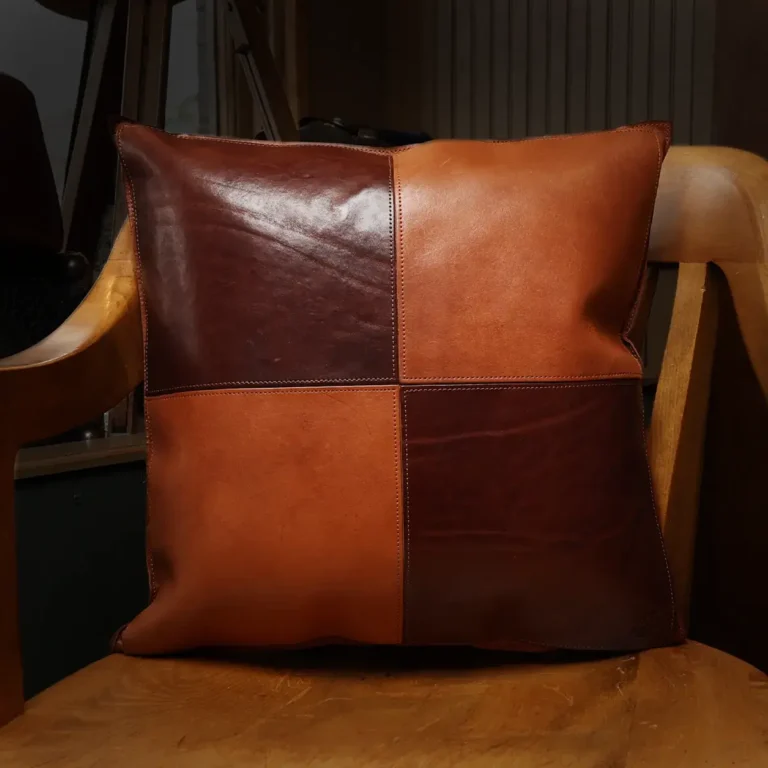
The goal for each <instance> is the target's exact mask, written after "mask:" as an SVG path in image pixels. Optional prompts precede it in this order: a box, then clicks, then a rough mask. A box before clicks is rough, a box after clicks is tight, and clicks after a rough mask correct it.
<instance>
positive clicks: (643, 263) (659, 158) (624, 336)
mask: <svg viewBox="0 0 768 768" xmlns="http://www.w3.org/2000/svg"><path fill="white" fill-rule="evenodd" d="M623 130H624V131H625V132H629V131H636V132H644V133H651V134H652V135H653V138H654V139H655V141H656V153H657V154H656V182H655V184H654V186H653V194H652V196H651V206H650V209H651V210H650V213H649V214H648V223H647V225H646V229H645V241H644V243H643V252H642V255H641V258H640V269H639V272H638V276H637V278H636V280H635V300H634V301H633V302H632V309H631V311H630V313H629V318H628V319H627V322H626V323H625V324H624V327H623V328H622V331H621V340H622V341H623V342H624V344H625V345H626V347H627V349H629V351H630V352H631V353H632V356H633V357H634V358H635V360H637V362H638V363H639V364H640V370H641V371H642V368H643V360H642V358H641V357H640V354H639V353H638V351H637V349H636V348H635V345H634V344H633V343H632V340H631V339H630V338H629V331H630V329H631V328H632V325H633V323H634V322H635V316H636V315H637V310H638V307H639V306H640V295H641V288H642V284H643V275H644V274H645V270H646V268H647V265H648V244H649V241H650V238H651V224H652V223H653V212H654V209H655V207H656V195H657V194H658V191H659V181H660V179H661V164H662V162H663V161H664V156H663V153H662V151H661V141H660V140H659V134H658V131H656V130H650V129H648V128H640V127H638V128H625V129H623Z"/></svg>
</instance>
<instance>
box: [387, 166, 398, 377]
mask: <svg viewBox="0 0 768 768" xmlns="http://www.w3.org/2000/svg"><path fill="white" fill-rule="evenodd" d="M387 165H388V168H389V189H388V190H387V198H388V200H389V248H390V251H389V283H390V290H391V291H392V377H393V378H394V379H395V381H397V278H396V270H397V248H396V247H395V210H394V209H395V164H394V162H393V160H392V155H391V154H390V155H389V157H388V158H387Z"/></svg>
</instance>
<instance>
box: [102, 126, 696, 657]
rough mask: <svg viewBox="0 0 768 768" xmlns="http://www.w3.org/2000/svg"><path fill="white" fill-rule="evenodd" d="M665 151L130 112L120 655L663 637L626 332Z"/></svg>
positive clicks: (675, 625)
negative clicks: (139, 549)
mask: <svg viewBox="0 0 768 768" xmlns="http://www.w3.org/2000/svg"><path fill="white" fill-rule="evenodd" d="M668 141H669V135H668V129H667V127H666V126H664V125H660V124H650V123H649V124H643V125H640V126H634V127H631V128H623V129H619V130H615V131H609V132H603V133H592V134H583V135H576V136H563V137H550V138H545V139H534V140H526V141H518V142H473V141H435V142H431V143H427V144H421V145H417V146H413V147H404V148H397V149H391V150H384V149H371V148H361V147H345V146H339V145H320V144H272V143H266V142H254V141H238V140H232V139H220V138H208V137H198V136H172V135H168V134H166V133H163V132H160V131H157V130H153V129H150V128H146V127H143V126H139V125H134V124H125V125H122V126H121V127H120V128H119V131H118V145H119V149H120V155H121V158H122V162H123V167H124V171H125V178H126V183H127V191H128V200H129V210H130V222H131V227H132V229H133V234H134V236H135V239H136V251H137V254H138V262H139V281H140V290H141V302H142V311H143V325H144V339H145V346H146V379H145V388H146V419H147V423H146V428H147V442H148V494H149V507H148V562H149V572H150V579H151V598H152V599H151V604H150V605H149V607H148V608H147V609H146V610H145V611H144V612H143V613H141V614H140V615H139V616H138V617H137V618H136V619H135V620H134V621H133V622H131V623H130V624H128V625H127V627H125V628H124V629H123V630H122V631H121V632H120V633H119V635H118V639H117V641H116V647H117V648H118V649H121V650H123V651H124V652H126V653H135V654H155V653H167V652H175V651H179V650H182V649H187V648H195V647H201V646H220V645H226V646H275V645H297V644H308V643H324V642H334V641H351V642H359V643H404V644H433V643H440V644H446V643H448V644H470V645H475V646H480V647H492V648H513V649H521V648H523V649H537V648H569V649H571V648H584V649H639V648H645V647H648V646H656V645H662V644H668V643H672V642H676V641H678V640H680V639H681V629H680V625H679V621H678V617H677V614H676V610H675V604H674V597H673V594H672V586H671V581H670V575H669V570H668V567H667V564H666V559H665V554H664V547H663V542H662V538H661V533H660V529H659V525H658V521H657V517H656V513H655V510H654V502H653V492H652V488H651V485H650V480H649V471H648V462H647V458H646V452H645V437H644V433H643V414H642V403H641V375H642V368H641V362H640V359H639V357H638V354H637V350H636V349H635V347H634V346H633V343H632V341H631V338H632V329H633V327H634V325H635V324H636V322H637V317H636V315H637V307H638V303H639V302H638V294H639V290H640V285H641V283H642V279H643V274H644V262H645V251H646V247H647V240H648V232H649V228H650V221H651V215H652V210H653V205H654V198H655V193H656V187H657V184H658V177H659V171H660V166H661V162H662V158H663V156H664V154H665V152H666V149H667V146H668Z"/></svg>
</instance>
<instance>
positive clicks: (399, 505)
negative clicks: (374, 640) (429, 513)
mask: <svg viewBox="0 0 768 768" xmlns="http://www.w3.org/2000/svg"><path fill="white" fill-rule="evenodd" d="M399 390H400V388H399V387H395V388H393V390H392V421H393V431H394V447H395V515H396V525H397V576H396V578H397V592H399V593H400V594H399V600H398V625H399V630H400V641H401V642H402V640H403V638H404V637H405V631H404V629H403V621H404V617H403V613H404V605H405V598H404V594H405V587H404V584H403V548H404V545H403V502H402V499H401V491H400V484H401V482H402V480H401V473H402V468H401V463H402V457H401V452H400V435H399V433H398V429H397V421H398V419H397V417H398V411H399V409H400V397H399V394H400V392H399ZM365 391H368V390H367V389H366V390H365ZM407 551H408V550H407V549H406V553H407Z"/></svg>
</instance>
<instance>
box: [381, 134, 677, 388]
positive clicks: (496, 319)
mask: <svg viewBox="0 0 768 768" xmlns="http://www.w3.org/2000/svg"><path fill="white" fill-rule="evenodd" d="M665 149H666V135H665V132H664V129H663V127H659V126H654V125H652V124H649V125H645V126H642V127H637V128H634V129H621V130H617V131H612V132H607V133H599V134H597V133H596V134H582V135H577V136H565V137H552V138H546V139H536V140H529V141H522V142H501V143H493V142H469V141H451V142H446V141H436V142H431V143H428V144H422V145H419V146H416V147H412V148H410V149H408V150H407V151H405V152H399V153H396V154H394V155H393V161H394V173H395V204H396V207H397V229H398V231H397V238H396V245H397V250H398V253H397V257H398V281H399V285H398V304H399V326H400V327H399V330H400V333H399V342H400V349H399V354H400V380H401V381H403V382H416V381H429V380H440V381H444V382H445V381H462V380H469V381H495V380H505V381H515V380H525V379H538V380H557V379H579V378H610V377H638V376H639V375H640V371H641V367H640V362H639V360H638V359H637V358H636V357H635V355H634V354H633V352H632V350H631V349H630V347H629V345H628V344H627V341H626V338H625V331H626V328H627V326H628V325H629V323H630V318H631V315H632V313H633V307H634V304H635V301H636V294H637V288H638V284H639V279H640V275H641V270H642V268H643V263H644V255H645V250H646V242H647V237H648V230H649V227H650V218H651V214H652V211H653V203H654V196H655V191H656V186H657V183H658V175H659V168H660V164H661V160H662V157H663V155H664V152H665ZM627 262H630V264H631V268H628V264H627Z"/></svg>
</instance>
